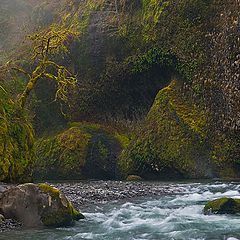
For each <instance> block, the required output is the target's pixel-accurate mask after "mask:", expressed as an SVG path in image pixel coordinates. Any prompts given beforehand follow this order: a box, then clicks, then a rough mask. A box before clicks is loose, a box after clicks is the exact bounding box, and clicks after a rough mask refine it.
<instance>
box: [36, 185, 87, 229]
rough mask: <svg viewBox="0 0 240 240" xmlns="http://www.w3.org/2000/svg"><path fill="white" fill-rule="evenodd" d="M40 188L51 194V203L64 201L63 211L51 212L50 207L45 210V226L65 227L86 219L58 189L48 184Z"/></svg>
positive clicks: (43, 219) (43, 216)
mask: <svg viewBox="0 0 240 240" xmlns="http://www.w3.org/2000/svg"><path fill="white" fill-rule="evenodd" d="M38 187H39V189H40V190H41V191H42V192H44V193H47V194H49V196H50V197H51V201H62V205H63V207H62V209H58V211H54V210H52V211H50V209H48V206H46V208H45V209H43V213H42V216H41V220H42V222H43V224H44V226H47V227H59V226H65V225H69V224H71V223H72V222H73V220H79V219H84V216H83V215H82V214H81V213H80V212H79V211H78V210H76V209H75V208H74V207H73V205H72V204H71V203H70V202H69V201H68V200H67V198H66V197H63V196H62V193H61V192H60V191H59V190H58V189H57V188H54V187H52V186H50V185H48V184H39V185H38Z"/></svg>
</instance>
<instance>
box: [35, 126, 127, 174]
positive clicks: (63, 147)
mask: <svg viewBox="0 0 240 240" xmlns="http://www.w3.org/2000/svg"><path fill="white" fill-rule="evenodd" d="M115 136H118V138H116V137H115ZM119 138H121V140H122V141H124V144H126V141H127V137H125V135H124V134H119V133H118V132H117V131H115V130H114V129H111V128H110V127H104V126H101V125H99V124H94V123H87V122H78V123H70V124H69V128H68V129H66V130H64V131H62V132H59V133H57V134H55V135H53V136H49V137H44V138H42V139H39V140H38V141H37V142H36V145H35V149H36V156H37V160H36V162H35V165H34V175H35V177H36V178H38V179H39V178H40V179H86V178H88V177H91V178H94V177H97V178H100V176H95V175H94V174H100V172H101V171H102V174H104V173H106V172H108V171H110V169H113V168H114V165H115V164H116V159H115V158H116V157H117V156H118V154H119V152H120V150H121V149H122V148H123V145H122V144H123V142H120V140H119ZM115 156H116V157H115ZM92 168H96V169H95V170H90V169H92ZM108 169H109V170H108ZM90 173H91V174H92V176H89V175H90ZM108 174H109V176H114V174H115V172H112V173H111V174H110V173H108ZM103 178H104V176H103Z"/></svg>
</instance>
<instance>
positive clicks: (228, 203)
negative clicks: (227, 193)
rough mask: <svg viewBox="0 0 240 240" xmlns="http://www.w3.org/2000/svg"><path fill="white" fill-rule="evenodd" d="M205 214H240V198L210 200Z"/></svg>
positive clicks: (205, 208)
mask: <svg viewBox="0 0 240 240" xmlns="http://www.w3.org/2000/svg"><path fill="white" fill-rule="evenodd" d="M203 211H204V214H240V199H234V198H227V197H224V198H220V199H216V200H213V201H210V202H208V203H207V204H206V205H205V207H204V210H203Z"/></svg>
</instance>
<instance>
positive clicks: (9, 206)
mask: <svg viewBox="0 0 240 240" xmlns="http://www.w3.org/2000/svg"><path fill="white" fill-rule="evenodd" d="M0 213H1V214H3V215H4V216H5V218H11V219H15V220H17V221H20V222H21V223H22V224H23V225H24V226H25V227H37V226H48V227H60V226H68V225H71V224H72V223H73V222H74V220H79V219H82V218H84V216H83V215H82V214H81V213H80V212H79V211H77V210H76V209H74V207H73V206H72V204H71V203H70V202H69V200H68V199H67V198H66V196H65V195H64V194H63V193H62V192H60V191H59V190H58V189H57V188H54V187H51V186H49V185H47V184H39V185H36V184H32V183H28V184H23V185H19V186H16V187H12V188H10V189H8V190H6V191H5V192H3V194H2V196H1V197H0Z"/></svg>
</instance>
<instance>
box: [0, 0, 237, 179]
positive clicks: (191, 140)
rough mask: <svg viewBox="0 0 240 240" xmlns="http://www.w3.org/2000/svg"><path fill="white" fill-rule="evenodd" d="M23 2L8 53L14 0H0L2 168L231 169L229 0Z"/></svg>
mask: <svg viewBox="0 0 240 240" xmlns="http://www.w3.org/2000/svg"><path fill="white" fill-rule="evenodd" d="M24 2H25V4H24V5H22V10H21V11H20V10H19V9H18V11H16V16H19V15H20V16H21V19H23V21H24V19H28V18H27V17H26V16H29V13H26V11H29V9H33V10H35V11H33V12H34V14H35V15H33V16H31V17H32V18H33V19H34V20H31V21H30V22H29V24H27V26H28V27H27V32H29V33H30V37H29V38H28V39H27V40H26V41H25V43H24V45H21V46H20V47H18V46H16V48H17V51H15V52H14V54H13V55H14V57H12V56H11V53H12V52H11V53H10V51H9V49H10V48H11V47H8V48H7V47H6V46H5V45H6V42H7V41H9V42H11V39H13V38H14V36H13V34H12V31H13V30H14V29H15V25H16V21H15V20H14V19H15V18H10V17H9V16H7V14H6V13H9V14H10V13H11V12H12V10H11V9H12V6H13V5H14V3H15V2H14V3H7V2H6V3H4V4H2V5H1V4H0V13H3V14H1V17H0V33H3V34H2V36H1V40H3V41H4V44H3V46H4V47H5V48H6V49H4V53H6V52H7V53H8V54H7V55H6V57H7V58H9V59H10V61H6V60H5V59H4V60H3V59H2V61H5V62H4V65H3V66H1V67H0V78H1V80H3V81H1V85H0V97H1V99H0V130H1V131H0V173H1V176H2V177H1V179H0V180H4V181H20V180H22V181H24V180H27V179H28V178H25V177H26V176H31V171H30V169H33V170H34V174H35V176H38V177H40V178H68V177H69V176H71V177H73V178H81V179H82V178H89V177H92V176H90V172H91V171H90V169H92V170H93V176H94V177H96V178H106V179H109V178H115V177H116V175H118V174H120V175H122V176H123V177H124V179H126V177H127V176H128V175H135V174H136V175H139V176H142V177H144V179H145V178H146V179H148V178H168V177H172V178H200V177H201V178H205V177H239V167H240V166H239V159H240V155H239V146H240V143H239V137H238V136H239V116H238V113H239V104H238V103H239V94H237V93H238V87H237V86H238V79H239V78H238V67H237V66H238V62H239V61H238V54H237V53H238V50H239V41H238V24H236V22H238V21H237V20H236V19H238V11H237V7H234V5H233V4H231V3H230V2H229V1H227V0H224V2H220V0H214V1H209V0H183V1H182V0H181V1H180V0H177V1H175V0H141V1H137V0H133V1H125V0H123V1H117V3H115V2H114V3H113V4H108V1H104V0H101V1H96V0H88V1H72V0H67V1H62V0H60V1H59V7H56V5H54V3H52V2H50V1H46V2H45V3H44V4H42V5H39V4H37V2H36V4H35V5H36V8H35V7H34V6H35V5H34V4H33V3H31V2H30V1H28V0H26V1H24ZM21 3H22V1H21V2H19V3H18V5H17V6H18V8H19V4H20V5H21ZM12 4H13V5H12ZM5 9H7V11H5ZM22 11H23V12H22ZM29 12H31V11H29ZM50 13H51V14H50ZM49 14H50V15H49ZM46 16H48V17H49V19H46V18H47V17H46ZM19 24H20V23H19ZM10 25H11V26H14V27H13V29H11V30H9V32H8V31H7V29H8V26H10ZM36 25H37V26H36ZM16 26H18V24H17V25H16ZM35 31H36V32H35ZM33 32H35V33H34V34H33ZM219 33H223V34H222V35H221V34H219ZM226 33H229V34H226ZM21 35H22V33H18V34H17V35H16V38H19V39H21V38H20V36H21ZM29 40H30V41H29ZM15 41H16V40H14V41H13V43H14V42H15ZM10 45H12V44H10ZM10 45H9V46H10ZM19 45H20V44H19ZM0 48H1V46H0ZM0 50H1V49H0ZM10 56H11V57H10ZM4 58H5V57H4ZM223 66H224V71H223ZM2 69H4V70H2ZM174 79H175V80H174ZM226 79H228V81H226ZM14 82H18V83H19V84H18V85H16V86H15V85H14ZM13 85H14V86H13ZM9 86H10V87H9ZM52 102H54V104H53V103H52ZM53 105H54V107H52V106H53ZM55 113H56V114H55ZM61 114H62V115H61ZM32 116H33V117H32ZM69 122H73V123H69ZM92 122H94V124H93V123H92ZM32 126H34V127H32ZM34 130H36V133H37V134H36V135H37V138H36V142H35V147H34V149H35V151H36V154H35V155H34V154H33V151H32V149H33V145H34V138H33V136H34ZM126 133H127V134H126ZM117 159H118V160H117ZM116 162H118V163H117V166H116ZM91 165H92V166H94V169H93V167H91ZM118 171H121V172H120V173H118ZM28 172H29V173H28ZM116 172H117V173H116Z"/></svg>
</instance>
